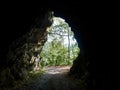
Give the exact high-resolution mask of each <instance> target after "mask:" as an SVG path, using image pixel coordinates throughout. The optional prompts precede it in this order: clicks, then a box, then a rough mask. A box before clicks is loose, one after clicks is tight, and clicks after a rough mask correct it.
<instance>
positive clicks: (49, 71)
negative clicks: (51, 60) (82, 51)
mask: <svg viewBox="0 0 120 90" xmlns="http://www.w3.org/2000/svg"><path fill="white" fill-rule="evenodd" d="M69 69H70V67H69V66H64V67H59V66H58V67H55V66H52V67H47V68H45V71H46V73H45V74H44V75H43V76H42V77H40V78H39V79H38V80H37V81H36V82H35V83H34V84H31V85H29V86H28V87H23V88H22V89H19V90H81V89H80V85H79V84H80V83H79V80H77V81H76V80H74V79H71V78H69V77H68V76H67V72H68V71H69Z"/></svg>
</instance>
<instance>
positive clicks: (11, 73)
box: [0, 11, 53, 84]
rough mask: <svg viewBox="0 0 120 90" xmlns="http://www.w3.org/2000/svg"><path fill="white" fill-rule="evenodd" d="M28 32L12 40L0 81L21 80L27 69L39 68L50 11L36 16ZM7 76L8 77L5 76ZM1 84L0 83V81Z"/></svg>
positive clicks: (50, 21)
mask: <svg viewBox="0 0 120 90" xmlns="http://www.w3.org/2000/svg"><path fill="white" fill-rule="evenodd" d="M37 19H38V20H37V21H35V23H34V25H33V26H32V27H31V29H30V32H28V33H26V34H25V35H23V36H22V37H20V38H18V39H16V40H15V41H13V42H12V44H11V45H10V47H9V51H8V54H7V65H6V66H7V67H6V69H4V70H3V71H2V73H1V74H0V76H1V77H5V79H4V80H3V78H2V79H1V80H0V82H2V81H3V82H5V83H6V82H7V80H8V81H14V80H22V79H25V78H27V77H28V71H33V70H40V66H39V62H40V56H39V54H40V52H41V50H42V47H43V45H44V43H45V42H46V41H47V29H48V28H49V27H50V26H51V24H52V21H53V20H52V12H51V11H47V12H45V13H44V14H42V15H41V16H39V17H38V18H37ZM6 76H8V77H6ZM0 84H1V83H0Z"/></svg>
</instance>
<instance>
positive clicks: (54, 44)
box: [40, 17, 80, 66]
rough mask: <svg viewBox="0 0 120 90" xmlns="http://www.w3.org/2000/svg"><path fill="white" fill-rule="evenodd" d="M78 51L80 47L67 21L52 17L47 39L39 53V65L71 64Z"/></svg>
mask: <svg viewBox="0 0 120 90" xmlns="http://www.w3.org/2000/svg"><path fill="white" fill-rule="evenodd" d="M79 53H80V48H79V47H78V43H77V41H76V40H75V38H74V33H73V32H72V31H71V28H70V26H69V25H68V23H66V22H65V20H64V19H62V18H59V17H54V18H53V24H52V26H51V27H50V28H49V30H48V40H47V42H46V43H45V45H44V47H43V49H42V52H41V53H40V56H41V62H40V64H41V66H59V65H60V66H61V65H72V64H73V61H74V60H75V59H76V58H77V56H78V54H79Z"/></svg>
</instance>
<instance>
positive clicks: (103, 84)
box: [0, 4, 112, 90]
mask: <svg viewBox="0 0 120 90" xmlns="http://www.w3.org/2000/svg"><path fill="white" fill-rule="evenodd" d="M47 10H52V11H54V13H55V16H60V17H62V18H65V19H66V22H68V23H69V25H70V26H71V27H72V28H73V29H72V30H73V32H74V34H75V38H76V40H77V42H78V45H79V47H80V48H81V56H79V57H78V58H81V57H85V60H84V62H87V61H88V62H89V65H88V67H87V69H88V71H89V72H90V76H89V77H88V79H87V80H88V81H87V83H88V90H99V89H100V90H103V89H106V88H107V89H108V88H111V86H112V85H111V84H112V80H111V71H110V68H111V66H110V64H109V63H108V60H107V56H106V55H105V53H107V52H108V51H107V50H106V48H105V47H106V46H105V45H107V44H104V45H103V44H102V45H98V44H100V43H103V42H104V41H106V40H107V36H106V34H105V30H106V27H105V28H104V24H105V22H106V21H107V20H106V18H105V17H106V16H105V15H103V13H102V12H98V11H99V10H98V11H96V10H95V9H94V8H91V7H90V6H87V5H86V6H84V7H79V4H76V5H75V6H74V7H73V6H70V5H68V6H52V7H49V8H47V7H46V8H41V7H39V6H36V7H31V6H26V7H25V6H24V7H21V6H19V5H18V6H13V7H8V8H4V9H2V12H1V15H2V16H1V17H0V18H1V23H2V28H1V31H0V41H1V44H0V52H1V54H0V69H1V70H2V69H4V68H5V67H6V65H7V64H6V54H7V52H8V48H9V45H10V44H11V43H12V41H14V40H16V39H17V38H19V37H21V36H22V35H24V34H26V33H27V32H29V29H30V27H31V26H32V25H33V24H34V20H35V18H36V17H39V16H40V15H41V14H44V13H45V12H46V11H47ZM100 52H102V53H101V54H98V53H100ZM76 63H78V64H75V63H74V64H73V66H74V68H75V69H76V70H74V71H73V73H76V72H79V71H78V70H79V69H77V68H79V65H80V64H79V63H81V61H80V60H78V61H77V62H76ZM94 81H95V82H96V84H95V85H94V83H93V82H94Z"/></svg>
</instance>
